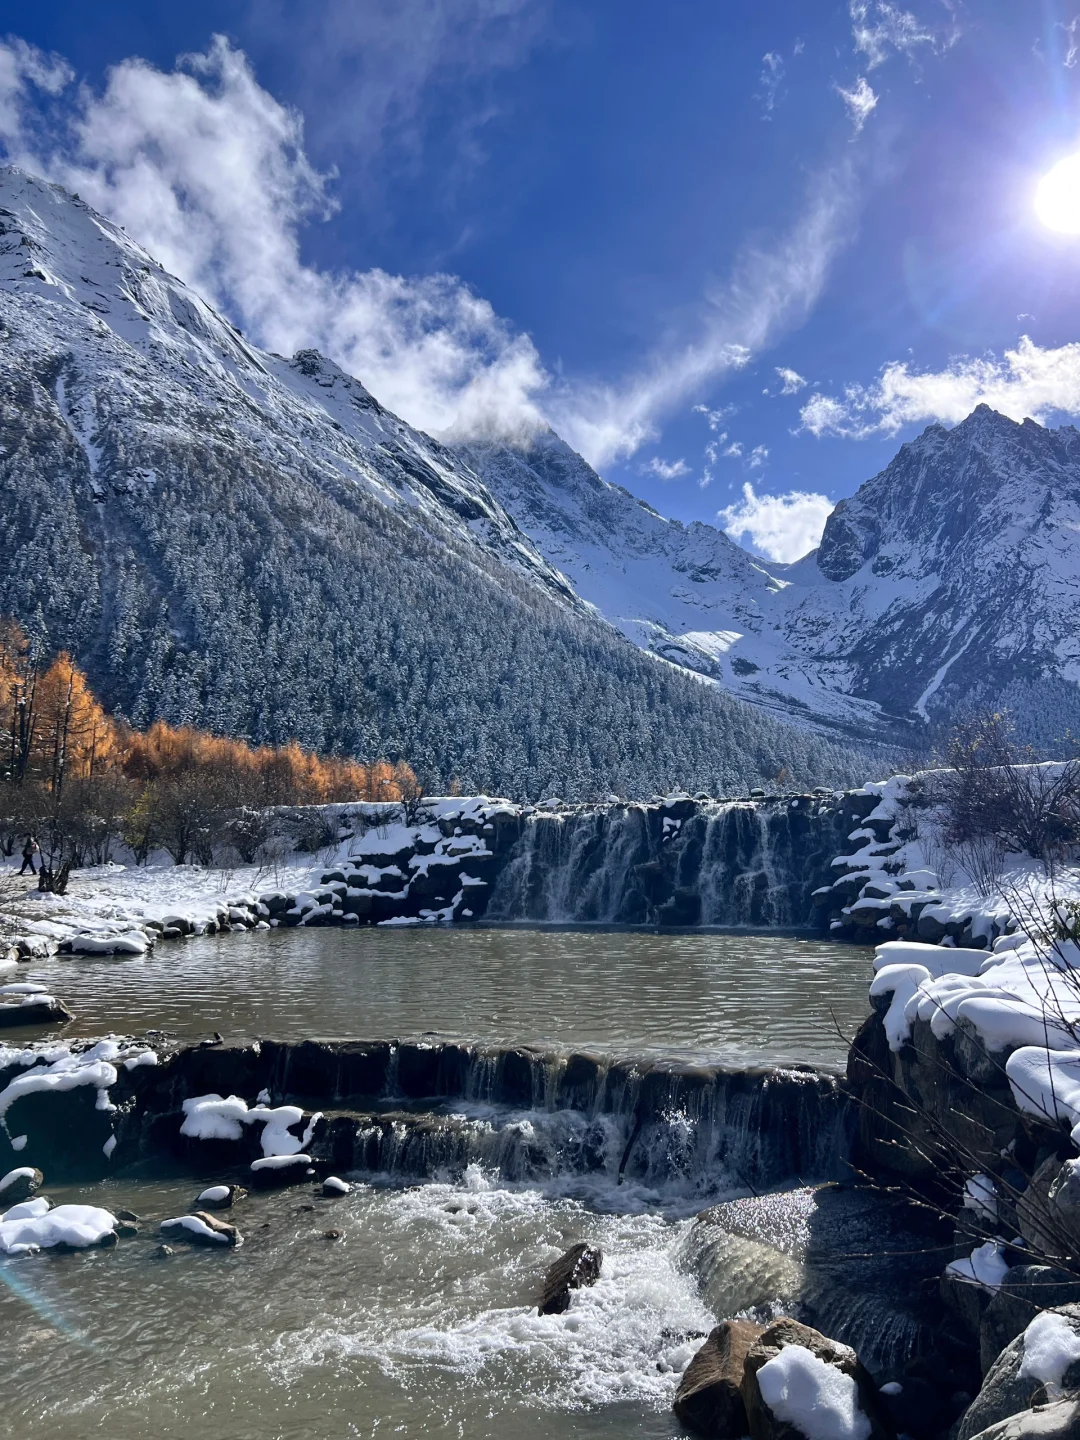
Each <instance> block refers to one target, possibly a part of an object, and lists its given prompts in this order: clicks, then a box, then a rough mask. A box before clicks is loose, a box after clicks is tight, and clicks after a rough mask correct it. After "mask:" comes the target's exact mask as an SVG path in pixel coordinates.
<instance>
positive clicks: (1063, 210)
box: [1035, 155, 1080, 235]
mask: <svg viewBox="0 0 1080 1440" xmlns="http://www.w3.org/2000/svg"><path fill="white" fill-rule="evenodd" d="M1035 213H1036V214H1037V215H1038V217H1039V219H1040V220H1041V221H1042V222H1043V224H1044V225H1047V226H1049V227H1050V229H1051V230H1059V231H1061V232H1062V233H1063V234H1066V235H1080V155H1067V156H1066V157H1065V159H1064V160H1059V161H1058V163H1057V164H1056V165H1055V166H1054V168H1053V169H1052V170H1048V171H1047V172H1046V174H1045V175H1044V176H1043V178H1042V179H1041V180H1040V181H1039V186H1038V189H1037V190H1036V191H1035Z"/></svg>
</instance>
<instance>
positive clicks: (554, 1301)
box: [537, 1240, 604, 1315]
mask: <svg viewBox="0 0 1080 1440" xmlns="http://www.w3.org/2000/svg"><path fill="white" fill-rule="evenodd" d="M603 1263H604V1256H603V1252H602V1251H601V1249H600V1247H599V1246H598V1245H590V1244H589V1242H588V1241H586V1240H582V1241H580V1242H579V1243H578V1244H577V1245H571V1247H570V1249H569V1250H567V1252H566V1254H565V1255H560V1256H559V1258H558V1260H556V1261H555V1263H554V1264H553V1265H549V1266H548V1268H547V1272H546V1274H545V1275H544V1288H543V1290H542V1292H541V1295H540V1303H539V1305H538V1306H537V1313H538V1314H540V1315H561V1314H562V1313H563V1311H564V1310H567V1309H569V1307H570V1291H571V1290H580V1289H581V1287H582V1286H583V1285H595V1284H596V1282H597V1280H599V1278H600V1267H601V1265H602V1264H603Z"/></svg>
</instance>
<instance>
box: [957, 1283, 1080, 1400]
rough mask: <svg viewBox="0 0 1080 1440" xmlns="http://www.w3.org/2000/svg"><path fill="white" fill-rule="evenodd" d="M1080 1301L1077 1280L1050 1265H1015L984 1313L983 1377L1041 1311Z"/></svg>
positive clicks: (980, 1354) (982, 1333) (982, 1334)
mask: <svg viewBox="0 0 1080 1440" xmlns="http://www.w3.org/2000/svg"><path fill="white" fill-rule="evenodd" d="M1078 1301H1080V1279H1078V1278H1077V1277H1076V1276H1075V1275H1071V1274H1070V1273H1069V1272H1068V1271H1067V1270H1058V1269H1057V1268H1055V1267H1054V1266H1052V1265H1014V1266H1013V1267H1012V1269H1011V1270H1010V1271H1009V1273H1008V1274H1007V1275H1006V1276H1005V1278H1004V1280H1003V1281H1002V1282H1001V1285H1000V1286H999V1287H998V1290H997V1292H996V1293H995V1294H994V1296H993V1298H992V1299H991V1301H990V1303H989V1304H988V1305H987V1307H986V1309H985V1310H984V1311H983V1315H982V1321H981V1324H980V1326H979V1360H980V1363H981V1366H982V1373H983V1375H987V1374H988V1373H989V1371H990V1368H991V1366H992V1365H993V1364H994V1361H995V1360H996V1359H997V1358H998V1356H999V1355H1000V1354H1001V1352H1002V1351H1003V1350H1004V1349H1005V1346H1006V1345H1008V1343H1009V1342H1010V1340H1015V1339H1016V1337H1017V1336H1018V1335H1022V1334H1023V1333H1024V1331H1025V1330H1026V1329H1027V1327H1028V1326H1029V1325H1030V1324H1031V1322H1032V1320H1034V1319H1035V1316H1036V1315H1038V1314H1039V1312H1040V1311H1041V1310H1047V1309H1054V1308H1057V1307H1059V1306H1062V1305H1070V1304H1075V1303H1076V1302H1078Z"/></svg>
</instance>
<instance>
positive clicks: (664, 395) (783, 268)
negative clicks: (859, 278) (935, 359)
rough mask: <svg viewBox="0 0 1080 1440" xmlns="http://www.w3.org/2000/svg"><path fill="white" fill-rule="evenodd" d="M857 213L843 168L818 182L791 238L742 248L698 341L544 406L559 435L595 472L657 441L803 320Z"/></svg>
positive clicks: (715, 294) (709, 301)
mask: <svg viewBox="0 0 1080 1440" xmlns="http://www.w3.org/2000/svg"><path fill="white" fill-rule="evenodd" d="M854 211H855V184H854V175H853V171H852V170H851V169H850V168H849V167H848V166H847V165H844V164H841V165H837V166H835V167H833V168H831V169H829V170H826V171H825V172H824V173H822V174H820V175H818V176H816V177H814V179H813V180H812V181H811V183H810V186H809V189H808V194H807V198H806V201H805V204H804V207H803V210H802V213H801V214H800V215H799V216H798V218H797V220H796V222H795V223H794V224H793V225H792V227H791V228H790V230H789V231H788V232H787V234H785V235H783V236H781V237H780V238H778V239H777V240H775V241H774V242H773V243H771V244H766V243H762V242H757V243H754V244H751V245H748V246H746V247H745V248H744V250H743V252H742V253H741V255H740V256H739V258H738V259H737V260H736V262H735V265H734V267H733V269H732V271H731V273H730V275H729V277H728V279H727V281H726V282H725V283H724V284H723V285H720V286H718V287H717V288H716V289H714V290H713V291H712V293H710V294H709V295H708V296H707V297H706V300H705V306H704V313H703V315H702V319H701V322H700V326H699V332H698V334H697V336H696V337H695V338H694V339H692V340H690V341H688V342H686V343H685V344H683V345H682V346H678V345H673V346H671V347H669V348H664V349H663V350H660V351H658V352H656V353H655V354H654V355H653V356H652V357H651V358H650V360H649V361H648V362H647V363H646V365H645V366H644V367H643V368H642V369H641V371H640V372H639V373H638V374H636V375H631V376H629V377H628V378H627V379H626V380H624V381H622V382H621V383H619V384H611V385H596V386H593V387H587V386H576V387H575V388H574V389H573V390H572V391H571V392H570V393H569V394H568V395H560V394H558V393H556V394H554V395H552V396H551V397H550V398H549V399H547V400H545V402H544V404H545V409H546V411H547V413H548V414H549V415H550V417H551V419H552V423H553V424H554V425H555V428H556V429H557V430H559V431H560V433H561V434H563V435H564V436H565V437H566V439H567V440H568V441H569V442H570V444H571V445H573V446H574V447H575V449H577V450H580V451H581V453H582V454H583V455H586V456H588V457H589V458H590V459H591V460H592V461H593V463H594V464H600V465H603V464H606V463H608V462H610V461H611V460H614V459H617V458H619V457H620V456H625V455H629V454H632V453H633V452H634V450H636V449H637V448H638V447H639V446H640V445H642V444H644V443H645V442H646V441H648V440H651V439H655V437H656V433H657V426H658V423H659V421H660V420H661V418H662V417H664V416H665V415H667V414H668V413H670V411H671V410H673V409H674V408H675V407H676V406H678V405H679V404H681V403H685V401H686V399H687V398H688V397H689V396H692V395H693V394H694V392H695V391H697V392H699V393H700V391H701V390H702V389H703V388H704V387H705V386H706V385H707V384H715V383H716V382H717V381H718V380H721V379H722V378H723V377H724V376H725V375H729V374H731V373H733V372H735V371H738V370H740V369H742V368H743V367H744V366H745V365H747V364H748V363H749V361H750V360H751V359H752V358H753V356H755V355H756V354H758V353H759V352H760V351H761V350H762V349H764V348H765V347H766V346H767V345H769V344H772V343H774V342H775V340H776V339H777V338H778V337H779V336H780V335H781V334H783V333H785V332H787V331H789V330H791V329H794V328H795V327H796V326H798V325H800V324H801V323H802V322H803V320H805V318H806V316H807V315H808V314H809V313H810V311H811V310H812V309H813V307H814V305H815V304H816V302H817V299H818V297H819V295H820V294H821V290H822V287H823V286H824V284H825V280H826V277H827V275H828V273H829V269H830V266H831V265H832V262H833V259H834V258H835V256H836V255H837V254H838V253H839V251H840V250H841V248H842V247H843V246H844V245H846V244H847V243H848V242H849V241H850V240H851V238H853V232H854V224H853V216H854ZM705 413H706V414H707V413H708V411H706V412H705Z"/></svg>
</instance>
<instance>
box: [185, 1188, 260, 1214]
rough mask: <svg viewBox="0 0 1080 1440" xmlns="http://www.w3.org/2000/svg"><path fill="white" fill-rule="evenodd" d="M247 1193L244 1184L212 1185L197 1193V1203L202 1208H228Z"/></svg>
mask: <svg viewBox="0 0 1080 1440" xmlns="http://www.w3.org/2000/svg"><path fill="white" fill-rule="evenodd" d="M247 1193H248V1192H247V1191H246V1190H245V1189H244V1187H243V1186H242V1185H211V1186H210V1187H209V1188H208V1189H206V1190H204V1191H203V1192H202V1194H201V1195H196V1197H195V1205H196V1207H197V1208H199V1209H202V1210H228V1209H229V1208H230V1207H231V1206H232V1205H235V1204H236V1202H237V1200H242V1199H243V1198H244V1196H245V1195H246V1194H247Z"/></svg>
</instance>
